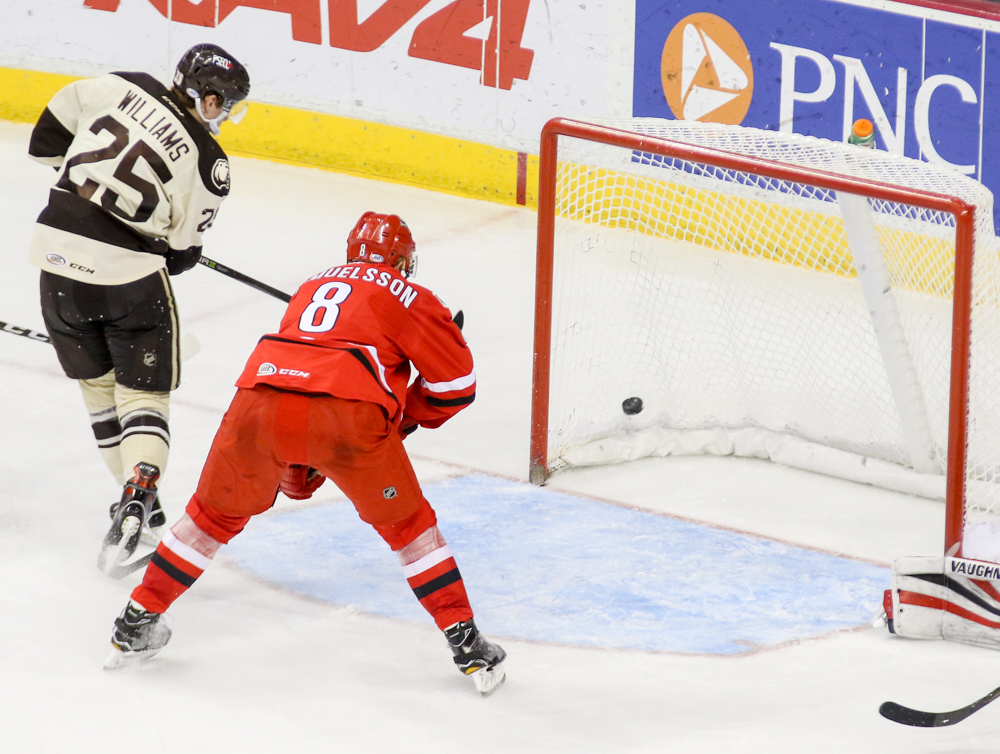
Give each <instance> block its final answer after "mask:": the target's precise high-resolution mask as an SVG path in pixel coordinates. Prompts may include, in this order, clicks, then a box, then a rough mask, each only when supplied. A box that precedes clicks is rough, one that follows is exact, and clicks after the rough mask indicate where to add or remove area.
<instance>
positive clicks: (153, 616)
mask: <svg viewBox="0 0 1000 754" xmlns="http://www.w3.org/2000/svg"><path fill="white" fill-rule="evenodd" d="M171 633H172V632H171V630H170V627H169V626H167V623H166V620H164V618H163V615H162V614H160V613H148V612H146V611H145V610H143V609H142V608H140V607H138V606H136V605H135V603H133V602H132V601H129V603H128V605H126V606H125V609H124V610H122V614H121V615H119V616H118V617H117V618H116V619H115V629H114V631H113V632H112V634H111V654H110V655H108V659H107V660H105V661H104V669H105V670H114V669H115V668H120V667H123V666H128V665H135V664H137V663H139V662H141V661H142V660H148V659H149V658H150V657H152V656H153V655H155V654H156V653H157V652H159V651H160V650H161V649H163V648H164V647H165V646H166V645H167V642H168V641H170V635H171Z"/></svg>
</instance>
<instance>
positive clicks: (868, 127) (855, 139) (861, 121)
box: [847, 118, 875, 149]
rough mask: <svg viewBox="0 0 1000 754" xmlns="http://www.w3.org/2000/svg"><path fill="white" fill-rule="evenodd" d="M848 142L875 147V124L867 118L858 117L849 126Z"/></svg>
mask: <svg viewBox="0 0 1000 754" xmlns="http://www.w3.org/2000/svg"><path fill="white" fill-rule="evenodd" d="M847 141H848V143H849V144H858V145H860V146H862V147H870V148H871V149H875V126H874V125H873V124H872V122H871V121H870V120H868V119H867V118H858V119H857V120H856V121H854V126H852V127H851V135H850V136H849V137H847Z"/></svg>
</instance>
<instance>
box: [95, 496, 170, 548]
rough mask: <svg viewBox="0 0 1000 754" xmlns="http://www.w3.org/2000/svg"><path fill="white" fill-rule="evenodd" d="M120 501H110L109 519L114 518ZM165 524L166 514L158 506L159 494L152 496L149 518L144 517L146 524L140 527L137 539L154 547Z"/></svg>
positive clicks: (158, 542)
mask: <svg viewBox="0 0 1000 754" xmlns="http://www.w3.org/2000/svg"><path fill="white" fill-rule="evenodd" d="M120 505H121V502H120V501H118V500H116V501H115V502H113V503H111V508H110V509H109V510H108V515H109V516H110V517H111V520H112V521H114V520H115V513H117V512H118V506H120ZM166 524H167V516H166V514H164V512H163V508H162V507H161V506H160V496H159V494H157V495H156V497H154V498H153V507H152V508H150V510H149V518H147V519H146V525H145V526H143V527H142V531H141V533H140V534H139V541H141V542H142V543H143V544H147V545H149V546H150V547H156V546H157V545H158V544H160V540H161V539H163V532H164V531H165V530H164V528H163V527H164V526H166Z"/></svg>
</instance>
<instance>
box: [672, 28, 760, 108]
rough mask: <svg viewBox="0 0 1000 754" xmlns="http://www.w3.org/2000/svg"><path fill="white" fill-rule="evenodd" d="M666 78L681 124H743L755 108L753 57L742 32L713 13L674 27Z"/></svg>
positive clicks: (673, 105) (673, 106)
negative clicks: (747, 115) (700, 122)
mask: <svg viewBox="0 0 1000 754" xmlns="http://www.w3.org/2000/svg"><path fill="white" fill-rule="evenodd" d="M660 76H661V78H662V81H663V94H664V96H665V97H666V99H667V104H668V105H670V110H671V112H673V114H674V116H675V117H676V118H677V119H678V120H703V121H710V122H712V123H727V124H731V125H738V124H740V123H742V122H743V118H744V117H745V116H746V114H747V110H749V109H750V100H751V98H752V97H753V66H752V65H751V62H750V53H749V51H748V50H747V46H746V45H745V44H744V43H743V39H742V38H741V37H740V35H739V33H738V32H737V31H736V29H734V28H733V27H732V26H731V25H730V24H729V22H727V21H726V20H725V19H723V18H720V17H719V16H715V15H712V14H711V13H694V14H692V15H690V16H688V17H687V18H685V19H683V20H681V22H680V23H679V24H677V25H676V26H675V27H674V28H673V30H672V31H671V32H670V34H669V35H668V36H667V41H666V43H665V44H664V45H663V55H662V57H661V59H660Z"/></svg>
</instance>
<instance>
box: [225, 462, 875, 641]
mask: <svg viewBox="0 0 1000 754" xmlns="http://www.w3.org/2000/svg"><path fill="white" fill-rule="evenodd" d="M328 484H329V482H328ZM424 493H425V495H426V496H427V499H428V500H430V502H431V504H432V505H433V506H434V508H435V510H436V511H437V513H438V519H439V522H438V526H439V528H440V529H441V531H442V533H443V534H444V536H445V538H446V539H447V540H448V543H449V544H450V545H451V549H452V552H453V554H454V555H455V557H456V559H457V561H458V565H459V569H460V570H461V572H462V576H463V578H464V579H465V584H466V588H467V589H468V592H469V596H470V598H471V600H472V606H473V609H474V610H475V612H476V622H477V623H478V624H479V625H480V627H481V628H482V629H483V630H484V631H485V632H486V633H487V634H488V635H491V636H497V637H515V638H523V639H529V640H534V641H543V642H557V643H560V644H571V645H586V646H596V647H608V648H622V649H625V648H627V649H641V650H658V651H668V652H704V653H712V654H723V655H727V654H738V653H741V652H746V651H748V650H751V649H755V648H760V647H766V646H772V645H775V644H780V643H783V642H788V641H794V640H797V639H805V638H808V637H810V636H816V635H819V634H824V633H827V632H830V631H836V630H838V629H846V628H852V627H855V626H858V625H861V624H863V623H865V622H866V621H867V620H868V619H870V617H871V615H872V612H873V611H874V609H875V607H876V605H877V604H878V603H879V601H880V600H881V595H882V591H883V590H884V589H885V588H886V587H887V586H888V585H889V583H890V571H889V569H887V568H881V567H878V566H873V565H869V564H866V563H860V562H857V561H854V560H849V559H846V558H841V557H837V556H835V555H830V554H826V553H821V552H815V551H812V550H807V549H803V548H799V547H795V546H791V545H786V544H781V543H778V542H773V541H770V540H766V539H760V538H757V537H753V536H748V535H745V534H739V533H736V532H731V531H724V530H720V529H715V528H712V527H708V526H701V525H698V524H693V523H689V522H685V521H679V520H676V519H673V518H669V517H666V516H659V515H655V514H652V513H646V512H643V511H636V510H630V509H627V508H621V507H618V506H614V505H609V504H606V503H601V502H597V501H593V500H589V499H586V498H581V497H576V496H574V495H571V494H567V493H563V492H556V491H552V490H549V489H546V488H539V487H534V486H531V485H529V484H521V483H517V482H510V481H506V480H503V479H497V478H494V477H489V476H485V475H473V476H465V477H460V478H456V479H449V480H446V481H442V482H438V483H435V484H430V485H427V486H426V487H425V489H424ZM278 505H279V506H280V502H279V504H278ZM224 552H225V553H226V555H227V556H228V557H229V558H230V559H231V560H232V561H234V562H235V563H236V564H237V565H239V566H240V567H241V568H243V569H245V570H246V571H248V572H250V573H252V574H254V575H255V576H257V577H259V578H261V579H263V580H265V581H267V582H269V583H272V584H274V585H276V586H280V587H282V588H285V589H289V590H291V591H294V592H297V593H300V594H303V595H307V596H309V597H312V598H316V599H320V600H324V601H326V602H330V603H332V604H336V605H350V606H353V607H355V608H357V609H359V610H363V611H365V612H368V613H374V614H377V615H384V616H390V617H393V618H401V619H404V620H412V621H418V622H424V623H427V624H430V623H431V620H430V617H429V616H428V615H427V614H426V613H425V612H424V611H423V609H422V608H421V607H420V606H419V604H418V603H417V601H416V598H415V597H414V596H413V593H412V592H411V591H410V589H409V587H408V586H407V584H406V581H405V580H404V578H403V575H402V573H401V571H400V567H399V563H398V559H397V557H396V556H395V555H394V554H393V553H392V552H391V551H390V550H389V548H388V546H387V545H386V544H385V543H384V542H383V541H382V540H381V539H380V538H379V537H378V535H377V534H376V533H375V532H374V530H373V529H372V528H371V527H369V526H368V525H367V524H365V523H364V522H362V521H361V520H360V519H359V518H358V515H357V513H356V512H355V510H354V508H353V507H352V506H351V505H350V504H349V503H346V502H344V503H331V504H329V505H323V506H318V507H315V508H307V509H301V510H292V511H288V512H286V513H274V514H272V515H269V516H263V517H257V518H256V519H253V520H252V521H251V522H250V525H249V526H248V527H247V529H246V530H245V531H244V532H243V533H242V534H241V535H240V536H239V537H237V538H236V539H235V540H233V542H232V543H231V544H230V545H229V546H228V547H226V548H225V550H224Z"/></svg>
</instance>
